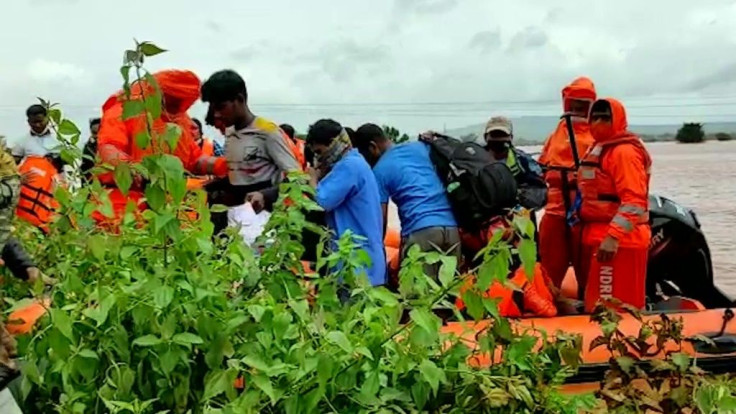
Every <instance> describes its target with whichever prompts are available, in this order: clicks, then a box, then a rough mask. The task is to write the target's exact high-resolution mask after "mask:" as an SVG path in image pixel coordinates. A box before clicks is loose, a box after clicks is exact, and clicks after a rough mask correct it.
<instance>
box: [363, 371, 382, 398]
mask: <svg viewBox="0 0 736 414" xmlns="http://www.w3.org/2000/svg"><path fill="white" fill-rule="evenodd" d="M379 373H380V371H373V372H371V373H370V374H368V375H367V376H366V378H365V381H363V385H362V386H361V387H360V393H361V394H363V395H364V396H366V397H374V396H375V395H376V394H378V391H379V390H380V389H381V378H380V376H379Z"/></svg>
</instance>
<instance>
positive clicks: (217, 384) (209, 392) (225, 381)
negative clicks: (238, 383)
mask: <svg viewBox="0 0 736 414" xmlns="http://www.w3.org/2000/svg"><path fill="white" fill-rule="evenodd" d="M232 386H233V383H232V381H231V380H230V376H229V375H228V371H224V370H219V371H212V372H210V373H208V374H207V377H206V379H205V382H204V399H205V400H209V399H211V398H212V397H216V396H218V395H220V394H222V393H223V392H225V391H227V389H228V388H230V387H232Z"/></svg>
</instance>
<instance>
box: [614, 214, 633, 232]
mask: <svg viewBox="0 0 736 414" xmlns="http://www.w3.org/2000/svg"><path fill="white" fill-rule="evenodd" d="M613 223H614V224H617V225H619V226H621V227H622V228H623V229H624V230H625V231H627V232H629V231H632V230H634V223H632V222H631V221H630V220H629V219H627V218H626V217H624V216H620V215H618V214H617V215H616V216H614V217H613Z"/></svg>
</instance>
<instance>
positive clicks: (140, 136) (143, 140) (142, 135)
mask: <svg viewBox="0 0 736 414" xmlns="http://www.w3.org/2000/svg"><path fill="white" fill-rule="evenodd" d="M135 145H136V147H138V148H140V149H142V150H144V149H146V148H148V146H149V145H151V136H150V135H149V134H148V131H143V132H139V133H137V134H135Z"/></svg>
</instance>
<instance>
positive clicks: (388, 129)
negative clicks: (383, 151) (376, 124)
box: [383, 125, 409, 144]
mask: <svg viewBox="0 0 736 414" xmlns="http://www.w3.org/2000/svg"><path fill="white" fill-rule="evenodd" d="M383 132H385V133H386V136H387V137H388V139H390V140H391V141H393V142H394V143H395V144H401V143H402V142H406V141H408V140H409V136H408V135H406V134H402V133H401V131H399V130H398V129H396V128H394V127H392V126H388V125H384V126H383Z"/></svg>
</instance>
